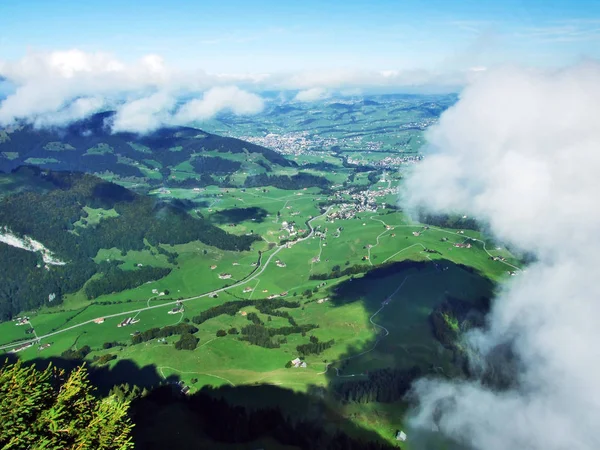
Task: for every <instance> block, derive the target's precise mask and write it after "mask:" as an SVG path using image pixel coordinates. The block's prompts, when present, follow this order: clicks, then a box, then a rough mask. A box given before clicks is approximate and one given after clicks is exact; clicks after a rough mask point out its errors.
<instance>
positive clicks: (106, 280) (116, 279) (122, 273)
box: [84, 264, 171, 300]
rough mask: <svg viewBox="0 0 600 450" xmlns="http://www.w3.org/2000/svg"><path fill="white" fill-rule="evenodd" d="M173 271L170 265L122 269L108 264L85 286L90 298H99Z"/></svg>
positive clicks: (134, 286)
mask: <svg viewBox="0 0 600 450" xmlns="http://www.w3.org/2000/svg"><path fill="white" fill-rule="evenodd" d="M170 273H171V269H170V268H168V267H151V266H144V267H138V268H135V269H134V270H122V269H120V268H118V267H116V266H115V265H112V264H111V265H108V268H106V269H105V270H103V271H102V276H101V277H100V278H96V279H93V280H90V281H89V282H88V283H87V284H86V285H85V288H84V292H85V295H86V297H87V298H88V299H90V300H91V299H94V298H98V297H99V296H101V295H105V294H111V293H113V292H121V291H124V290H126V289H133V288H136V287H138V286H141V285H142V284H144V283H146V282H148V281H154V280H159V279H161V278H163V277H166V276H167V275H169V274H170Z"/></svg>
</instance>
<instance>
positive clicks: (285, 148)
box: [240, 131, 339, 156]
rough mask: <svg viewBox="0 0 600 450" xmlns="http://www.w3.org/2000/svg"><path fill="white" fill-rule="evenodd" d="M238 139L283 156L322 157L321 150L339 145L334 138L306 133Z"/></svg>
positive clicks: (270, 134) (273, 134) (272, 134)
mask: <svg viewBox="0 0 600 450" xmlns="http://www.w3.org/2000/svg"><path fill="white" fill-rule="evenodd" d="M240 139H242V140H244V141H248V142H252V143H253V144H258V145H262V146H264V147H267V148H270V149H273V150H275V151H276V152H279V153H281V154H283V155H310V154H314V155H318V156H319V155H322V154H323V152H322V151H315V150H322V149H325V148H331V147H333V146H334V145H339V144H338V140H337V139H336V138H323V137H320V136H316V135H312V136H311V135H309V133H308V132H307V131H298V132H292V133H286V134H275V133H269V134H267V135H266V136H242V137H241V138H240Z"/></svg>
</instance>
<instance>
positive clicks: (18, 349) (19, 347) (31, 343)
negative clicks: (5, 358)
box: [9, 342, 33, 353]
mask: <svg viewBox="0 0 600 450" xmlns="http://www.w3.org/2000/svg"><path fill="white" fill-rule="evenodd" d="M32 345H33V342H29V343H27V344H23V345H19V346H18V347H15V348H13V349H12V350H10V351H9V353H17V352H20V351H22V350H25V349H26V348H29V347H31V346H32Z"/></svg>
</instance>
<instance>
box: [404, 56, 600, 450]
mask: <svg viewBox="0 0 600 450" xmlns="http://www.w3.org/2000/svg"><path fill="white" fill-rule="evenodd" d="M427 141H428V149H427V153H426V156H425V158H424V160H423V162H422V163H421V164H419V165H418V166H417V167H416V168H415V170H414V172H413V173H412V175H411V176H410V177H409V178H408V179H407V182H406V188H405V191H404V192H403V195H402V199H401V201H402V203H403V204H404V205H405V206H407V207H414V208H416V207H419V208H426V209H428V210H430V211H439V212H460V213H464V214H468V215H470V216H473V217H477V218H479V219H481V220H483V221H485V222H487V223H488V224H489V227H490V230H491V232H492V234H494V235H495V236H496V237H497V238H499V239H501V240H503V241H504V242H506V243H510V244H511V245H513V246H515V247H517V248H519V249H522V250H527V251H531V252H534V253H535V254H536V255H537V257H538V261H537V262H536V263H533V264H532V265H530V266H529V267H527V268H526V269H525V270H524V271H521V272H519V273H518V275H517V276H515V277H511V279H510V280H509V281H508V282H507V283H506V284H505V285H504V287H503V288H502V289H501V291H500V292H499V294H498V296H497V298H496V299H495V301H494V306H493V308H492V311H491V313H490V315H489V318H488V326H487V328H486V329H485V330H481V331H478V332H473V333H471V334H469V335H468V336H467V337H466V342H465V343H466V345H469V346H470V347H471V348H472V349H473V350H475V351H476V352H478V353H479V354H480V355H481V356H484V357H485V356H486V355H488V354H489V352H490V351H491V350H492V349H494V348H495V347H497V346H498V345H500V344H503V343H510V344H511V345H512V348H513V350H514V354H515V357H516V358H517V361H518V365H517V367H518V370H517V373H515V375H514V378H515V381H516V383H515V384H516V386H517V387H514V388H511V389H510V390H504V391H499V390H493V389H491V388H490V387H486V386H484V385H483V384H482V383H480V382H479V381H477V380H473V381H456V382H451V381H445V380H440V379H423V380H420V381H418V382H417V383H416V384H415V386H414V395H415V397H416V398H417V399H418V402H419V406H418V407H417V408H416V409H415V410H414V411H413V413H412V416H411V424H412V426H413V427H414V428H415V429H416V430H419V429H422V430H432V429H439V432H441V433H443V434H445V435H447V436H449V437H451V438H453V439H455V440H457V441H459V442H460V443H462V444H466V445H467V446H470V447H473V448H477V449H485V450H500V449H502V450H504V449H509V448H511V449H540V450H541V449H544V450H548V449H566V448H569V449H598V448H600V435H599V434H598V430H599V429H600V385H599V383H598V382H599V380H600V347H599V346H600V326H599V325H598V324H599V322H600V286H599V285H598V276H599V275H600V264H599V263H598V260H597V259H598V256H597V255H598V251H600V207H598V196H599V195H600V177H599V173H600V65H599V64H596V63H586V64H581V65H578V66H575V67H571V68H568V69H564V70H560V71H552V72H550V71H547V72H543V71H534V70H527V69H523V68H517V67H510V68H503V69H498V70H493V71H489V72H488V73H485V74H483V75H482V76H480V77H478V78H477V79H476V80H475V81H474V82H473V83H472V84H471V85H469V86H468V87H467V88H465V89H464V91H463V92H462V94H461V96H460V100H459V101H458V103H457V104H456V105H455V106H454V107H452V108H451V109H449V110H448V111H446V112H445V113H444V114H443V115H442V117H441V118H440V121H439V124H437V125H436V126H435V127H433V128H431V129H430V130H429V132H428V133H427Z"/></svg>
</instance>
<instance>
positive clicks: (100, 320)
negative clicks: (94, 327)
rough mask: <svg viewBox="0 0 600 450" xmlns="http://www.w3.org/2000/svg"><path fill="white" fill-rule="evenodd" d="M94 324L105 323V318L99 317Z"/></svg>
mask: <svg viewBox="0 0 600 450" xmlns="http://www.w3.org/2000/svg"><path fill="white" fill-rule="evenodd" d="M94 323H97V324H101V323H104V317H98V318H97V319H94Z"/></svg>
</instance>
